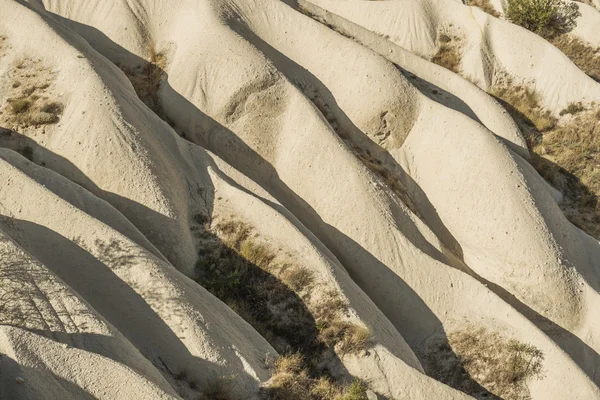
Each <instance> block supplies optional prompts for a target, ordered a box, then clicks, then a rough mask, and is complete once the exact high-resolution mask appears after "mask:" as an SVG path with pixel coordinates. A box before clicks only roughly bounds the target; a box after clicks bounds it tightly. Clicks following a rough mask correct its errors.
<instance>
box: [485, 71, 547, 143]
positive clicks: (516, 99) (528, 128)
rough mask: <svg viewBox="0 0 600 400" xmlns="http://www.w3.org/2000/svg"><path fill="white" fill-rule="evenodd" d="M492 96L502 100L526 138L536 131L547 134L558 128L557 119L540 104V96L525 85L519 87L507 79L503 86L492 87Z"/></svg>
mask: <svg viewBox="0 0 600 400" xmlns="http://www.w3.org/2000/svg"><path fill="white" fill-rule="evenodd" d="M490 94H491V95H492V96H494V97H496V99H498V100H500V102H501V103H502V104H503V105H504V106H505V108H506V109H507V110H508V112H509V113H510V114H511V116H512V117H513V118H514V119H515V121H516V122H517V123H518V124H519V126H520V127H521V128H522V129H524V132H523V133H525V134H526V136H527V135H528V134H529V135H531V134H533V133H532V132H534V131H537V132H545V131H548V130H550V129H552V128H554V127H555V126H556V118H554V117H553V116H552V114H551V113H550V112H549V111H547V110H545V109H544V108H543V107H541V105H540V104H539V94H538V93H537V92H536V91H535V90H532V89H530V88H528V87H526V86H525V85H517V84H514V83H513V82H512V81H511V80H510V79H507V80H506V82H504V83H502V84H496V85H494V86H492V88H491V89H490Z"/></svg>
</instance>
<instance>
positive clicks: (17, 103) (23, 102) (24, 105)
mask: <svg viewBox="0 0 600 400" xmlns="http://www.w3.org/2000/svg"><path fill="white" fill-rule="evenodd" d="M8 104H10V110H11V111H12V113H13V114H23V113H25V112H26V111H27V110H29V109H30V108H31V101H29V100H27V99H13V100H9V101H8Z"/></svg>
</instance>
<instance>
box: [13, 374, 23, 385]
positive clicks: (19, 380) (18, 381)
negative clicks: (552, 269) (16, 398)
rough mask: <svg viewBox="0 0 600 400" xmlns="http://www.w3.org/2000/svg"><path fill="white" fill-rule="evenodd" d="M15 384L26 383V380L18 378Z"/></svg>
mask: <svg viewBox="0 0 600 400" xmlns="http://www.w3.org/2000/svg"><path fill="white" fill-rule="evenodd" d="M15 382H17V383H19V384H20V383H25V379H23V378H21V377H20V376H17V378H16V379H15Z"/></svg>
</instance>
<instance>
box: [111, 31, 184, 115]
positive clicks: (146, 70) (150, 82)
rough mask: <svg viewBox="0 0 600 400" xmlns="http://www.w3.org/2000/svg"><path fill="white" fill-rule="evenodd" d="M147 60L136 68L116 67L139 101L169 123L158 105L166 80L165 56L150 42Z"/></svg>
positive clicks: (159, 104)
mask: <svg viewBox="0 0 600 400" xmlns="http://www.w3.org/2000/svg"><path fill="white" fill-rule="evenodd" d="M148 54H149V60H148V61H147V62H146V63H145V64H144V65H141V66H138V67H137V68H129V67H126V66H123V65H120V64H117V66H118V67H119V68H120V69H121V70H122V71H123V72H124V73H125V75H126V76H127V78H128V79H129V81H130V82H131V85H132V86H133V88H134V90H135V93H136V94H137V96H138V97H139V99H140V100H142V102H143V103H144V104H146V106H148V108H150V109H151V110H152V111H154V113H155V114H156V115H158V116H159V117H160V118H162V119H163V120H165V121H167V122H168V123H170V124H171V125H172V123H171V121H170V120H169V119H168V118H167V116H166V114H165V113H164V111H163V108H162V105H161V103H160V98H159V95H158V91H159V90H160V87H161V85H162V83H163V82H164V81H165V80H166V78H167V73H166V72H165V71H166V68H167V56H166V54H165V53H164V52H162V51H158V50H157V48H156V44H155V43H153V42H151V43H150V44H149V45H148Z"/></svg>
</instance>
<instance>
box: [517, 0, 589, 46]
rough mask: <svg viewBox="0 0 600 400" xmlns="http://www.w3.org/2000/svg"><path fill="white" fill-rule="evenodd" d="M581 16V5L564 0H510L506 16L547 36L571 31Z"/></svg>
mask: <svg viewBox="0 0 600 400" xmlns="http://www.w3.org/2000/svg"><path fill="white" fill-rule="evenodd" d="M579 16H581V13H580V12H579V6H578V5H577V4H575V3H569V2H566V1H564V0H508V4H507V7H506V17H507V18H508V19H509V20H510V21H511V22H513V23H515V24H517V25H520V26H522V27H523V28H526V29H529V30H530V31H532V32H535V33H537V34H538V35H540V36H543V37H545V38H552V37H555V36H557V35H560V34H563V33H567V32H570V31H571V30H573V28H575V26H576V25H577V22H576V19H577V17H579Z"/></svg>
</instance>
